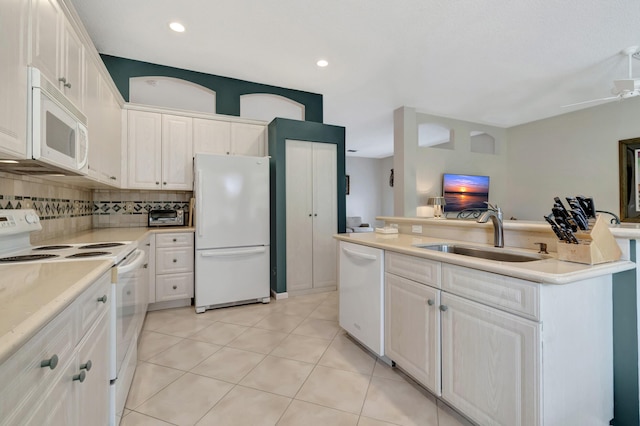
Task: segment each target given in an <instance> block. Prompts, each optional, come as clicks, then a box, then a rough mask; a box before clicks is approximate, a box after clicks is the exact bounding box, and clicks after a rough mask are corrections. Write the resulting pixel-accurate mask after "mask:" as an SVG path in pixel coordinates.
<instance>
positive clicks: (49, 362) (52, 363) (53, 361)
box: [40, 355, 58, 370]
mask: <svg viewBox="0 0 640 426" xmlns="http://www.w3.org/2000/svg"><path fill="white" fill-rule="evenodd" d="M57 366H58V355H54V356H52V357H51V358H49V359H45V360H44V361H41V362H40V367H41V368H44V367H49V368H50V369H52V370H53V369H55V368H56V367H57Z"/></svg>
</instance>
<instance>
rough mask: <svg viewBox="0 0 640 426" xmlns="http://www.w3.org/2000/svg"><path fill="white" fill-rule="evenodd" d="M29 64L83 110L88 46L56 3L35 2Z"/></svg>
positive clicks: (39, 0)
mask: <svg viewBox="0 0 640 426" xmlns="http://www.w3.org/2000/svg"><path fill="white" fill-rule="evenodd" d="M29 63H30V64H31V65H32V66H34V67H36V68H38V69H39V70H40V71H41V72H42V74H43V75H44V76H45V77H46V78H47V79H49V80H50V81H51V82H52V83H54V84H57V85H58V88H59V89H60V91H62V92H63V93H64V94H65V95H66V96H67V97H68V98H69V100H70V101H71V102H73V103H74V104H75V105H76V106H77V107H78V108H80V110H82V107H83V105H82V100H83V99H82V88H83V84H84V82H83V79H84V46H83V44H82V40H81V39H80V37H79V36H78V35H77V34H76V32H75V30H74V28H73V27H72V26H71V24H70V22H69V21H68V20H67V18H66V17H65V16H64V14H63V12H62V10H61V8H60V5H59V4H58V3H57V2H56V1H55V0H32V15H31V55H30V58H29Z"/></svg>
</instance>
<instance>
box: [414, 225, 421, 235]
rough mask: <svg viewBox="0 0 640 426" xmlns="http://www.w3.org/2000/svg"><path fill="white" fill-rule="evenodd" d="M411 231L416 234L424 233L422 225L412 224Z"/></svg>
mask: <svg viewBox="0 0 640 426" xmlns="http://www.w3.org/2000/svg"><path fill="white" fill-rule="evenodd" d="M411 232H413V233H414V234H422V225H411Z"/></svg>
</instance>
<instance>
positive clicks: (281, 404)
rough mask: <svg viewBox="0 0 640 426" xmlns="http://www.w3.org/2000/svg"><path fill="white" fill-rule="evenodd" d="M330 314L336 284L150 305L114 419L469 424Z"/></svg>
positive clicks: (127, 425)
mask: <svg viewBox="0 0 640 426" xmlns="http://www.w3.org/2000/svg"><path fill="white" fill-rule="evenodd" d="M337 317H338V300H337V293H336V292H330V293H321V294H313V295H305V296H298V297H292V298H289V299H283V300H278V301H275V300H273V299H272V302H271V303H269V304H265V305H263V304H253V305H246V306H240V307H232V308H224V309H216V310H210V311H206V312H205V313H203V314H195V312H194V310H193V308H192V307H191V308H178V309H170V310H163V311H155V312H149V313H148V314H147V318H146V320H145V324H144V329H143V331H142V334H141V336H140V341H139V345H138V359H139V361H138V368H137V370H136V374H135V377H134V380H133V385H132V386H131V390H130V391H129V396H128V399H127V403H126V409H125V416H124V417H123V419H122V423H121V426H139V425H144V426H160V425H165V426H166V425H196V424H197V425H216V426H227V425H229V426H245V425H247V426H254V425H255V426H259V425H264V426H267V425H279V426H287V425H302V426H315V425H318V426H320V425H322V426H333V425H335V426H342V425H344V426H347V425H354V426H356V425H359V426H385V425H421V426H429V425H432V426H436V425H440V426H460V425H465V426H467V425H469V423H467V422H465V421H464V420H463V419H461V418H460V417H459V416H457V415H456V414H455V413H453V412H452V411H451V410H450V409H449V408H448V407H446V406H445V405H444V404H442V403H441V402H439V401H436V400H435V398H434V397H433V396H431V395H430V394H429V393H428V392H426V391H424V390H423V389H421V388H420V387H418V386H417V385H416V384H415V383H413V382H412V381H411V379H409V378H407V377H406V376H405V375H403V374H402V373H401V372H400V371H398V370H396V369H392V368H391V367H389V366H387V364H385V363H383V362H382V361H380V360H378V359H376V358H375V357H374V356H372V355H371V354H370V353H369V352H368V351H366V350H365V349H363V348H362V347H361V346H360V345H358V344H356V343H354V341H353V340H352V339H351V338H349V337H348V336H347V335H346V334H345V333H344V331H342V329H340V327H339V326H338V322H337Z"/></svg>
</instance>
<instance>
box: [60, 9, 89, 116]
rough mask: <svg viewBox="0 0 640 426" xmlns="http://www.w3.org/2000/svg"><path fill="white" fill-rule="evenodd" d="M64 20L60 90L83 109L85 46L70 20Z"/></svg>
mask: <svg viewBox="0 0 640 426" xmlns="http://www.w3.org/2000/svg"><path fill="white" fill-rule="evenodd" d="M62 22H63V25H62V30H63V31H62V34H61V37H62V40H63V44H62V52H61V53H62V70H61V71H60V77H59V78H60V79H62V81H60V90H62V91H63V92H64V94H65V95H66V96H67V98H69V100H70V101H71V102H73V104H74V105H75V106H77V107H78V108H79V109H80V110H81V111H82V109H83V105H82V87H83V83H84V82H83V78H84V46H83V45H82V41H81V40H80V38H79V37H78V35H77V34H76V32H75V30H74V29H73V27H72V26H71V24H70V23H69V21H67V19H66V18H63V20H62Z"/></svg>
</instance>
